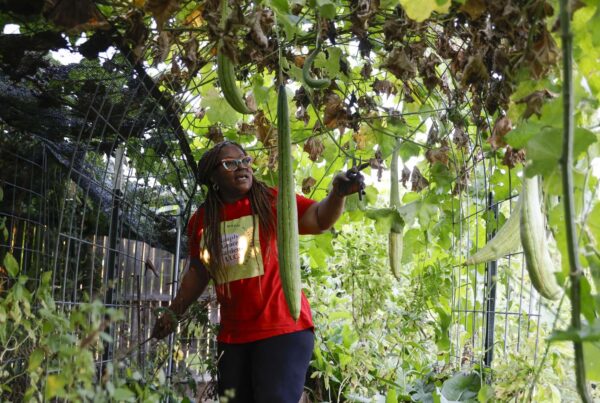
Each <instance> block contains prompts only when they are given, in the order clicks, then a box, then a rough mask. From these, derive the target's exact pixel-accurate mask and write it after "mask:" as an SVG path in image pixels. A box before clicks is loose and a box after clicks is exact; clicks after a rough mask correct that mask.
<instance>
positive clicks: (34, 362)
mask: <svg viewBox="0 0 600 403" xmlns="http://www.w3.org/2000/svg"><path fill="white" fill-rule="evenodd" d="M44 356H45V354H44V350H43V349H41V348H36V349H35V350H33V352H32V353H31V354H30V355H29V364H28V365H27V370H28V371H35V370H36V369H37V368H38V367H39V366H40V364H41V363H42V361H43V360H44Z"/></svg>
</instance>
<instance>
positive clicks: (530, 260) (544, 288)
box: [521, 177, 562, 299]
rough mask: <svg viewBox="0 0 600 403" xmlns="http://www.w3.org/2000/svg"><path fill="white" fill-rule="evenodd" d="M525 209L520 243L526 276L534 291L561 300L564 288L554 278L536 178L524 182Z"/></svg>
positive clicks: (526, 179)
mask: <svg viewBox="0 0 600 403" xmlns="http://www.w3.org/2000/svg"><path fill="white" fill-rule="evenodd" d="M521 197H522V198H523V206H522V208H521V242H522V243H523V254H524V255H525V263H526V265H527V272H528V273H529V278H530V279H531V283H532V284H533V287H534V288H535V289H536V290H537V291H538V292H539V293H540V295H542V296H543V297H545V298H548V299H558V298H559V297H560V294H561V293H562V288H561V287H560V285H558V282H557V281H556V277H555V276H554V270H553V268H554V262H553V261H552V257H551V256H550V250H549V248H548V239H547V238H546V226H545V220H544V213H543V212H542V205H541V203H540V185H539V181H538V178H537V177H533V178H523V192H522V194H521Z"/></svg>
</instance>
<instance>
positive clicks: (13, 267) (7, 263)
mask: <svg viewBox="0 0 600 403" xmlns="http://www.w3.org/2000/svg"><path fill="white" fill-rule="evenodd" d="M4 267H5V268H6V271H7V272H8V275H9V276H10V277H13V278H14V277H17V275H18V274H19V263H17V260H16V259H15V257H14V256H13V255H12V253H10V252H6V255H4Z"/></svg>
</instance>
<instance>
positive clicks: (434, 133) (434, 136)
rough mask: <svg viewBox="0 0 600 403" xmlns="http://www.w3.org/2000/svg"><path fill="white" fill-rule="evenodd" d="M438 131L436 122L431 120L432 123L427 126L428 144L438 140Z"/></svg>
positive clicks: (430, 144)
mask: <svg viewBox="0 0 600 403" xmlns="http://www.w3.org/2000/svg"><path fill="white" fill-rule="evenodd" d="M439 132H440V130H439V128H438V125H437V122H433V124H432V125H431V127H430V128H429V133H427V142H426V144H427V145H428V146H432V145H434V144H435V143H437V142H438V141H439V137H438V135H439Z"/></svg>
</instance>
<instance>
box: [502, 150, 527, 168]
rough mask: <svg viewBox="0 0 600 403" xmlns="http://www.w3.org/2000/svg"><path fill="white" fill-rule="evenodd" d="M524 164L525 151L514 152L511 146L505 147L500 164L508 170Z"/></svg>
mask: <svg viewBox="0 0 600 403" xmlns="http://www.w3.org/2000/svg"><path fill="white" fill-rule="evenodd" d="M524 162H525V149H522V150H515V149H513V148H512V147H511V146H508V147H506V152H505V153H504V158H502V163H503V164H504V165H506V166H508V167H509V168H514V167H516V166H517V165H518V164H522V163H524Z"/></svg>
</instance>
